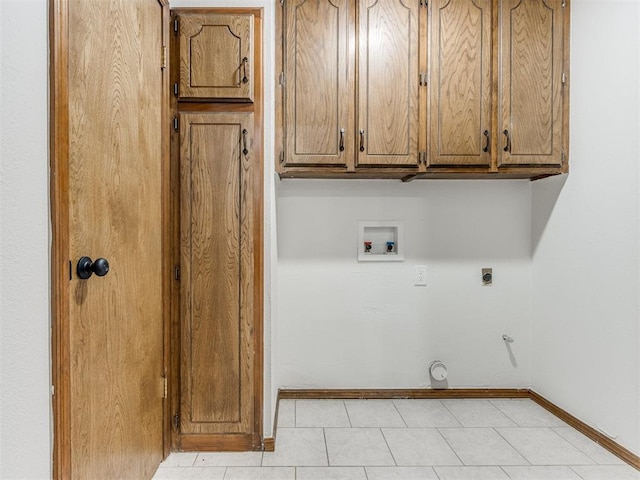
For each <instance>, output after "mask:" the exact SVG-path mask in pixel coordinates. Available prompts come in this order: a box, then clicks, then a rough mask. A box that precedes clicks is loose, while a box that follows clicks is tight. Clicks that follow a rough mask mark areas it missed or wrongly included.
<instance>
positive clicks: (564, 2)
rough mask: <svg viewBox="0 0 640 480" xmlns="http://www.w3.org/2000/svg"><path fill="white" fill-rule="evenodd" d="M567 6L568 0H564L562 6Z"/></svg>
mask: <svg viewBox="0 0 640 480" xmlns="http://www.w3.org/2000/svg"><path fill="white" fill-rule="evenodd" d="M566 6H567V0H562V8H564V7H566Z"/></svg>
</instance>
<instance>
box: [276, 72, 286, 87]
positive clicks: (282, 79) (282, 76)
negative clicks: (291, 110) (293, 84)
mask: <svg viewBox="0 0 640 480" xmlns="http://www.w3.org/2000/svg"><path fill="white" fill-rule="evenodd" d="M278 83H280V85H285V84H286V83H287V80H286V78H285V76H284V72H280V78H279V80H278Z"/></svg>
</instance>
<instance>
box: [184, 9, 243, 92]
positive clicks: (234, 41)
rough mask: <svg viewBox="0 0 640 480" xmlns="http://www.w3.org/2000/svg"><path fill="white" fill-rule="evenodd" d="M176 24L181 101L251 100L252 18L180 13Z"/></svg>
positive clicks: (239, 15) (237, 15)
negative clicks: (178, 42) (178, 40)
mask: <svg viewBox="0 0 640 480" xmlns="http://www.w3.org/2000/svg"><path fill="white" fill-rule="evenodd" d="M177 22H178V23H177V24H176V25H175V28H177V29H178V31H179V34H180V85H179V89H178V92H179V96H180V98H183V99H188V98H194V99H196V98H202V99H232V100H235V101H242V100H244V101H253V96H254V80H255V78H254V56H253V52H254V48H253V43H252V40H253V28H254V25H253V15H251V14H219V13H206V14H197V13H182V14H180V15H179V16H178V18H177Z"/></svg>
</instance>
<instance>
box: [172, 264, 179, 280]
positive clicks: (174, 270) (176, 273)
mask: <svg viewBox="0 0 640 480" xmlns="http://www.w3.org/2000/svg"><path fill="white" fill-rule="evenodd" d="M173 278H174V279H175V280H176V282H179V281H180V267H178V266H177V265H176V266H175V267H173Z"/></svg>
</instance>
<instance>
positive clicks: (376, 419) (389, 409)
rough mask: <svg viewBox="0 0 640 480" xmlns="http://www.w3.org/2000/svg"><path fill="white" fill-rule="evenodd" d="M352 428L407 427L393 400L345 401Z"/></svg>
mask: <svg viewBox="0 0 640 480" xmlns="http://www.w3.org/2000/svg"><path fill="white" fill-rule="evenodd" d="M344 404H345V406H346V407H347V413H348V414H349V420H350V421H351V426H352V427H378V428H380V427H406V425H405V423H404V420H402V417H401V416H400V414H399V413H398V410H397V409H396V406H395V405H394V404H393V400H345V402H344Z"/></svg>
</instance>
